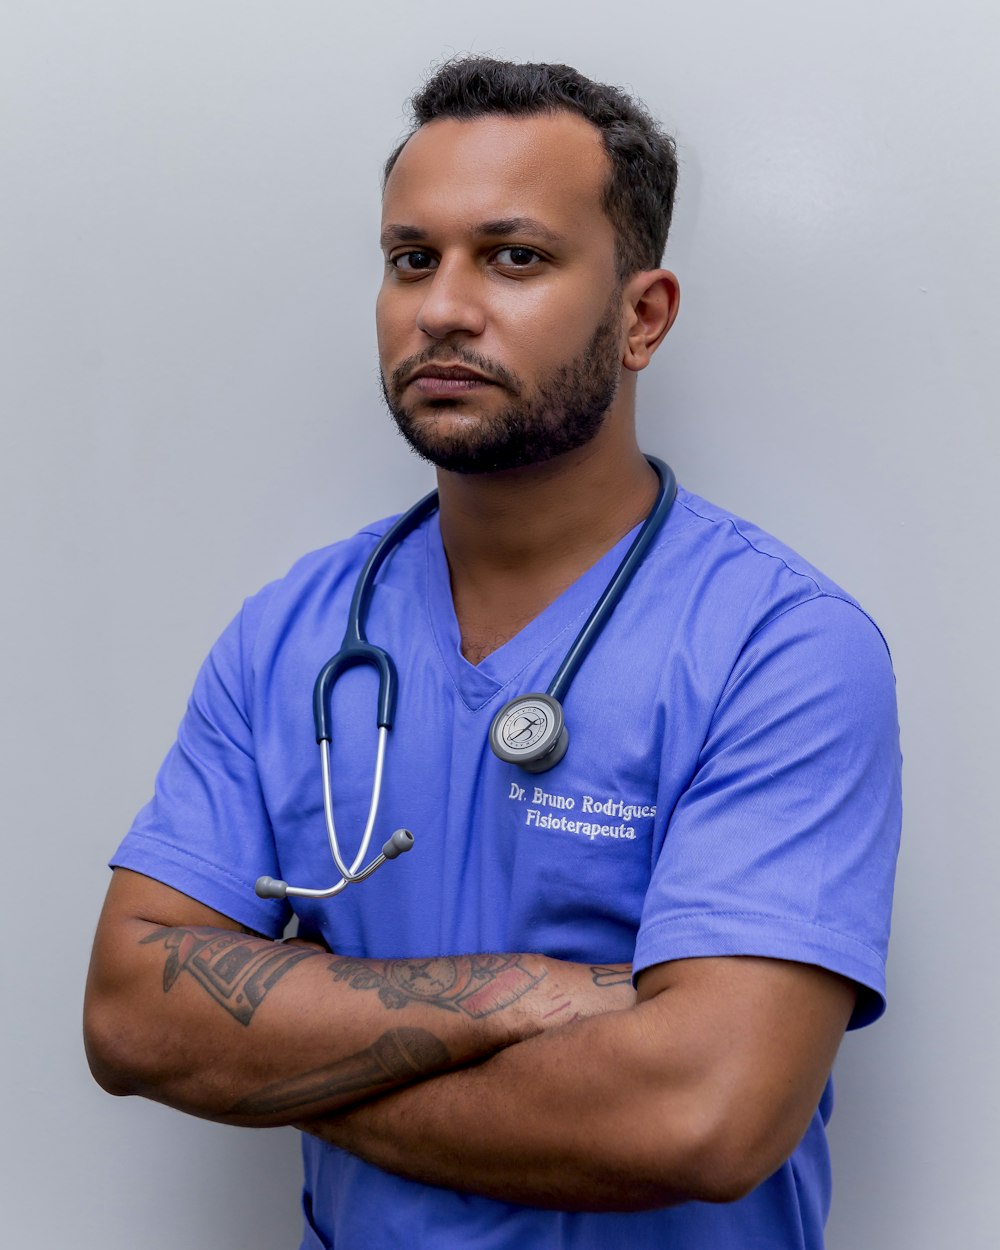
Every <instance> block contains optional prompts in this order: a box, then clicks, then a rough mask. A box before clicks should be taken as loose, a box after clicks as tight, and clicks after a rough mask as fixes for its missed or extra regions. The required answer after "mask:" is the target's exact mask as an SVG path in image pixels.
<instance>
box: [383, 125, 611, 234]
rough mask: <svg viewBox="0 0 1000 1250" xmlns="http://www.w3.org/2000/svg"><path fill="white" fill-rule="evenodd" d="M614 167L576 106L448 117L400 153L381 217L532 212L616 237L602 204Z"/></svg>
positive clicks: (427, 221) (550, 222) (405, 220)
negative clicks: (537, 111) (529, 112)
mask: <svg viewBox="0 0 1000 1250" xmlns="http://www.w3.org/2000/svg"><path fill="white" fill-rule="evenodd" d="M608 170H609V166H608V158H607V156H606V154H605V152H604V148H603V145H602V143H601V138H600V135H599V133H598V131H597V130H596V129H595V128H594V127H593V126H591V125H590V123H589V122H587V121H585V120H584V119H583V118H582V117H578V116H576V115H575V114H573V113H568V112H558V113H546V114H542V115H540V116H537V117H502V116H491V117H482V118H476V119H475V120H474V121H456V120H454V119H452V118H443V119H441V120H439V121H434V122H429V123H428V124H427V125H425V126H422V127H421V128H420V129H419V130H418V131H417V132H416V134H414V135H413V137H412V138H411V139H410V140H409V141H408V143H407V144H406V146H405V147H404V148H403V150H402V152H401V153H400V155H399V158H398V160H397V161H396V164H395V166H394V167H393V171H392V173H391V174H390V175H389V180H388V182H387V184H386V188H385V195H384V197H383V201H382V221H383V224H388V223H394V224H409V225H414V226H418V227H421V228H428V227H433V226H434V225H435V224H436V223H442V224H443V223H445V222H448V223H458V222H460V221H465V222H468V223H473V222H479V221H486V220H494V219H501V218H517V217H531V218H534V219H536V220H539V221H542V222H543V223H544V224H545V225H547V226H549V227H551V228H552V229H553V230H557V231H560V232H561V231H572V232H574V233H575V232H578V231H579V230H581V229H586V230H589V231H597V232H598V233H601V234H605V235H606V236H607V237H608V238H609V239H612V241H613V232H612V229H611V223H610V222H609V221H608V219H607V217H606V215H605V213H604V211H603V208H602V207H601V195H602V192H603V190H604V185H605V182H606V179H607V176H608Z"/></svg>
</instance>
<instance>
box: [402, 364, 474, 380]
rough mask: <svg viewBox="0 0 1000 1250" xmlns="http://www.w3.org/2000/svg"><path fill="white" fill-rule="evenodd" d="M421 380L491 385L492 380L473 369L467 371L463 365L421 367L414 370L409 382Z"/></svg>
mask: <svg viewBox="0 0 1000 1250" xmlns="http://www.w3.org/2000/svg"><path fill="white" fill-rule="evenodd" d="M422 379H429V380H433V379H440V380H441V381H443V382H486V383H492V378H488V377H486V375H485V374H482V373H477V372H476V371H475V369H468V368H466V367H465V365H423V366H422V367H421V368H419V369H415V370H414V371H413V373H411V374H410V378H409V380H410V381H411V382H418V381H421V380H422Z"/></svg>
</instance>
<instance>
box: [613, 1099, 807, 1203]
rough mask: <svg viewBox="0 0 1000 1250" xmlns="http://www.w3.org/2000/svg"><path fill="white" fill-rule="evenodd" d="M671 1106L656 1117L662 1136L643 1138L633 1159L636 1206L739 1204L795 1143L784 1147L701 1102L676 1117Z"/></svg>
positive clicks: (773, 1136)
mask: <svg viewBox="0 0 1000 1250" xmlns="http://www.w3.org/2000/svg"><path fill="white" fill-rule="evenodd" d="M671 1110H672V1114H669V1115H665V1116H664V1118H663V1119H662V1121H661V1123H662V1124H663V1126H664V1132H663V1134H662V1135H661V1134H659V1133H655V1134H651V1135H650V1136H649V1137H647V1138H646V1140H645V1148H644V1149H643V1150H642V1152H641V1156H640V1158H639V1159H637V1160H635V1170H634V1172H633V1175H634V1176H635V1177H636V1179H640V1178H641V1179H640V1184H639V1189H640V1191H641V1195H642V1196H641V1199H640V1201H639V1203H638V1206H639V1207H641V1208H653V1207H661V1206H674V1205H677V1204H678V1203H682V1202H691V1201H697V1202H709V1203H716V1204H724V1203H731V1202H738V1201H739V1200H740V1199H741V1198H745V1197H746V1196H747V1195H748V1194H749V1193H751V1192H752V1191H753V1190H754V1189H756V1188H757V1186H758V1185H760V1184H761V1183H762V1182H763V1181H765V1180H767V1178H768V1177H769V1176H771V1175H772V1174H773V1173H774V1172H775V1171H777V1169H778V1168H779V1167H780V1166H781V1165H782V1163H784V1161H785V1160H786V1159H787V1158H788V1156H789V1154H790V1153H791V1149H792V1148H793V1147H794V1143H792V1146H791V1147H789V1148H787V1149H786V1148H785V1147H784V1145H783V1144H781V1143H780V1142H779V1141H778V1138H779V1137H780V1136H781V1135H780V1134H771V1135H769V1134H768V1133H767V1132H766V1131H764V1130H762V1129H761V1128H760V1126H748V1124H747V1123H746V1120H745V1118H744V1117H742V1116H740V1115H737V1114H731V1113H730V1114H723V1113H721V1112H717V1111H715V1110H714V1109H711V1108H707V1107H706V1106H705V1105H704V1104H702V1105H701V1106H698V1107H695V1108H692V1109H691V1111H690V1113H689V1114H686V1115H685V1114H683V1113H682V1114H680V1115H678V1113H677V1111H678V1109H677V1107H676V1105H674V1106H673V1107H672V1109H671Z"/></svg>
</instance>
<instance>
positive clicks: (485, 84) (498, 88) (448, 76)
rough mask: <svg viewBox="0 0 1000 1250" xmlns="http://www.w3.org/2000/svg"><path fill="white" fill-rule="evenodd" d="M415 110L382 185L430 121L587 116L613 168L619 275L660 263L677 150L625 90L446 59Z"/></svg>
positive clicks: (559, 74)
mask: <svg viewBox="0 0 1000 1250" xmlns="http://www.w3.org/2000/svg"><path fill="white" fill-rule="evenodd" d="M410 108H411V111H412V115H413V127H412V129H411V130H410V132H409V134H408V135H407V136H406V138H405V139H404V140H403V141H402V143H400V144H399V146H398V147H397V148H396V149H395V151H394V152H393V153H392V155H391V156H390V157H389V159H388V160H387V161H386V163H385V170H384V175H383V178H384V181H383V187H384V185H385V181H387V180H388V178H389V175H390V174H391V173H392V169H393V166H394V165H395V163H396V161H397V159H398V158H399V154H400V152H402V150H403V148H404V147H405V146H406V144H407V143H408V142H409V140H410V139H411V138H412V137H413V136H414V135H415V134H416V133H417V131H418V130H419V129H420V127H421V126H426V125H427V123H428V122H432V121H437V120H438V119H440V118H453V119H454V120H456V121H472V120H474V119H475V118H479V117H485V116H489V115H490V114H505V115H507V116H510V117H531V116H537V115H538V114H541V113H555V112H558V111H559V110H561V109H565V110H566V111H568V112H570V113H576V114H577V115H578V116H580V117H583V118H584V119H585V120H586V121H588V122H590V124H591V125H592V126H593V127H594V128H595V129H596V130H597V131H598V132H599V133H600V136H601V142H602V143H603V145H604V151H605V152H606V153H607V156H608V160H609V162H610V165H611V173H610V175H609V177H608V181H607V183H606V185H605V187H604V195H603V198H602V206H603V208H604V211H605V212H606V213H607V215H608V219H609V220H610V222H611V224H612V226H614V229H615V236H616V240H617V246H616V249H615V251H616V264H617V269H618V276H619V278H621V279H623V280H624V279H625V278H628V277H629V276H630V275H631V274H633V273H637V272H638V271H640V270H642V269H655V268H657V266H658V265H659V264H660V261H661V259H662V257H663V250H664V248H665V247H666V245H667V232H668V230H669V229H670V217H671V214H672V212H673V206H674V192H675V191H676V188H677V147H676V144H675V143H674V140H673V139H672V137H671V136H670V135H668V134H667V133H666V132H665V131H663V130H661V128H660V126H659V125H658V124H657V122H656V121H655V120H654V119H653V117H651V116H650V114H649V113H648V112H647V111H646V109H645V108H644V107H643V105H641V104H640V103H639V102H638V101H637V100H633V99H632V98H631V96H628V95H626V94H625V92H624V91H621V90H619V88H617V87H609V86H606V85H605V84H604V83H598V82H592V81H591V80H590V79H589V78H585V77H584V76H583V74H581V73H579V71H577V70H575V69H573V68H572V67H571V66H569V65H546V64H524V65H519V64H517V63H515V62H513V61H496V60H492V59H491V58H489V57H479V56H462V57H457V58H454V59H453V60H450V61H446V62H445V64H444V65H442V66H441V68H440V69H438V70H437V71H436V73H435V74H434V75H433V76H432V77H431V78H430V79H428V81H427V82H426V83H425V84H424V86H423V87H422V88H421V90H420V91H418V92H417V94H416V95H414V96H413V98H412V99H411V100H410Z"/></svg>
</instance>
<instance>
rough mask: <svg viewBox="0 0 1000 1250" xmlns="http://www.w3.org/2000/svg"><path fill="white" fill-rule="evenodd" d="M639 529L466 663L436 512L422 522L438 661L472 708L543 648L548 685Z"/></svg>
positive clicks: (509, 680)
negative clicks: (477, 660) (548, 658)
mask: <svg viewBox="0 0 1000 1250" xmlns="http://www.w3.org/2000/svg"><path fill="white" fill-rule="evenodd" d="M640 524H641V523H640ZM638 530H639V526H638V525H637V526H636V527H635V528H634V529H632V530H630V531H629V532H628V533H627V534H626V535H625V536H624V537H623V538H621V539H620V540H619V541H618V542H617V543H616V544H615V545H614V546H613V547H612V548H611V549H610V551H607V552H605V554H604V555H603V556H601V558H600V559H599V560H598V561H597V563H596V564H594V565H592V566H591V567H590V568H589V569H587V571H586V572H585V573H584V574H582V575H581V576H580V577H578V578H577V580H576V581H575V582H573V583H572V585H570V586H567V588H566V589H565V590H564V591H563V592H562V594H561V595H559V596H557V598H555V599H553V601H552V602H551V603H550V604H549V605H548V607H547V608H544V609H543V610H542V611H541V612H540V613H539V614H538V616H536V617H535V618H534V620H532V621H529V622H528V624H527V625H525V627H524V628H523V629H522V630H521V631H520V632H519V633H517V634H515V635H514V637H513V638H510V639H508V641H507V642H505V643H504V644H503V646H502V647H498V648H497V650H496V651H492V652H491V653H490V654H489V655H488V656H487V657H486V658H485V659H484V660H483V661H482V663H481V664H478V665H476V664H470V663H469V661H468V660H467V659H466V658H465V656H464V655H463V654H462V647H461V633H460V630H459V627H458V618H457V617H456V615H455V604H454V600H453V599H452V594H451V576H450V572H449V569H448V557H447V556H446V555H445V552H444V543H443V542H442V539H441V527H440V524H439V523H438V514H437V513H434V515H433V516H432V517H431V518H430V521H429V523H428V524H427V526H425V528H424V534H425V541H426V547H427V611H428V615H429V616H430V621H431V628H432V630H433V632H434V640H435V642H436V643H437V649H438V653H439V654H440V656H441V662H442V663H443V665H444V667H445V669H446V671H447V673H448V675H449V677H450V678H451V680H452V682H453V683H454V685H455V688H456V690H457V691H458V693H459V695H460V696H461V698H462V701H463V702H464V703H465V705H466V707H468V708H469V710H470V711H476V710H478V709H479V708H481V707H482V706H483V705H484V704H486V703H488V702H489V701H490V699H492V698H493V696H494V695H495V694H498V693H499V692H500V691H503V690H506V689H507V687H508V686H511V685H514V684H515V683H516V682H517V680H518V678H519V677H520V675H521V674H522V673H523V672H524V670H525V669H526V668H527V667H528V666H529V665H531V664H532V663H533V662H534V661H535V660H536V659H537V658H538V657H539V656H541V655H542V654H543V652H545V651H546V650H551V652H552V672H551V673H548V672H546V675H545V679H544V682H543V683H542V684H543V685H548V683H549V681H551V679H552V677H554V676H555V672H556V669H557V668H558V667H559V665H560V663H561V662H562V659H563V656H564V655H565V654H566V652H567V651H568V650H569V648H570V645H571V644H572V642H573V640H574V638H575V637H576V635H577V634H578V633H579V631H580V629H581V628H582V627H583V623H584V621H585V620H586V619H587V614H588V613H589V612H590V610H591V609H592V608H593V606H594V604H595V603H596V602H597V600H598V598H599V597H600V595H601V592H602V591H603V590H604V588H605V586H606V585H607V584H608V582H609V581H610V580H611V578H612V576H613V575H614V571H615V569H617V567H618V565H619V564H620V563H621V561H622V559H623V558H624V556H625V552H626V551H627V550H628V547H629V544H630V543H631V542H632V540H633V539H634V538H635V535H636V533H637V532H638Z"/></svg>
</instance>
